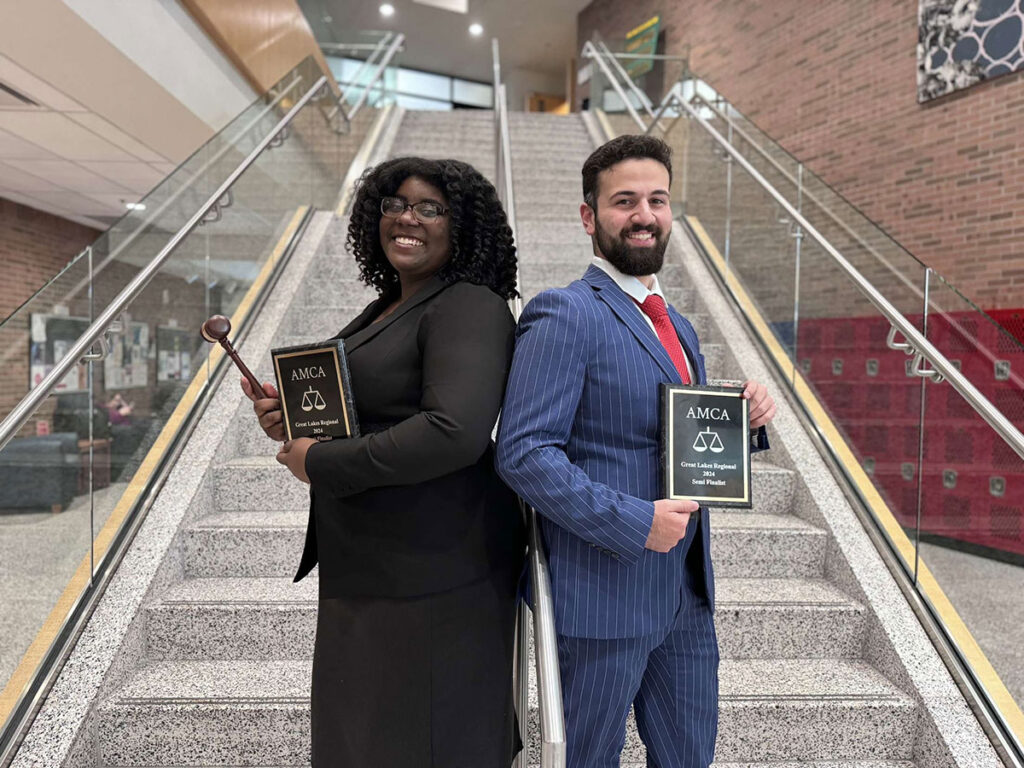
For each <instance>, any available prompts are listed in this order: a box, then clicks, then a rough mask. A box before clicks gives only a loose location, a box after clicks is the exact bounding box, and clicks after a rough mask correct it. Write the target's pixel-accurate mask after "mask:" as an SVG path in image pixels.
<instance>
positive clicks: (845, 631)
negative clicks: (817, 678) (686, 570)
mask: <svg viewBox="0 0 1024 768" xmlns="http://www.w3.org/2000/svg"><path fill="white" fill-rule="evenodd" d="M866 616H867V609H866V608H865V607H864V606H863V605H862V604H860V603H858V602H857V601H855V600H852V599H851V598H849V597H848V596H847V595H845V594H844V593H843V592H842V591H840V590H839V589H838V588H837V587H835V586H834V585H833V584H830V583H829V582H827V581H822V580H820V579H772V578H761V579H747V578H719V579H717V580H716V582H715V629H716V632H717V633H718V646H719V650H720V652H721V654H722V658H736V659H753V658H773V659H785V658H798V657H801V658H808V659H809V658H846V659H855V658H858V657H859V656H860V655H861V652H862V649H863V642H864V634H865V631H866V624H865V622H866Z"/></svg>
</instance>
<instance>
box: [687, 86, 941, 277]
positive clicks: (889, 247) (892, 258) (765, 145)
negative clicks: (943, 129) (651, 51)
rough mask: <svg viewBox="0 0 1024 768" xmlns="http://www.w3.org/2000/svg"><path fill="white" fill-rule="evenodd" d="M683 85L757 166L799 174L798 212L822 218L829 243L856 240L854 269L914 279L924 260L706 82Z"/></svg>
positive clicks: (845, 242) (843, 249)
mask: <svg viewBox="0 0 1024 768" xmlns="http://www.w3.org/2000/svg"><path fill="white" fill-rule="evenodd" d="M682 87H683V92H684V94H690V93H692V92H694V91H696V92H698V93H700V94H701V95H702V96H703V97H704V98H705V99H706V100H707V102H708V103H710V104H711V105H712V107H713V109H715V110H717V111H718V112H719V113H721V114H722V115H724V116H726V117H727V118H728V120H727V123H728V124H730V125H731V130H732V132H733V134H734V136H736V137H737V140H738V141H742V143H743V144H744V145H745V146H746V149H745V151H744V157H745V158H746V159H747V160H748V161H749V162H751V164H753V165H754V166H755V167H756V168H757V169H758V170H759V171H761V172H762V173H764V172H765V169H768V168H777V169H779V170H780V172H783V173H785V175H787V176H788V177H790V179H791V180H794V181H795V180H796V179H797V177H798V175H799V178H800V183H801V186H802V188H803V195H802V198H803V208H802V211H803V212H804V214H805V215H806V216H808V218H810V217H811V216H814V222H815V226H817V223H816V222H821V223H822V226H823V227H825V226H828V228H829V230H830V232H829V235H826V238H827V239H828V240H829V241H830V242H832V243H833V244H834V245H836V246H846V245H856V248H857V249H858V250H859V251H861V252H862V253H863V254H864V255H865V256H868V255H870V258H865V259H864V260H863V261H862V262H861V263H860V264H859V265H858V269H860V268H861V266H863V268H864V271H865V275H866V276H869V277H873V276H875V275H878V276H880V277H881V276H882V275H884V273H885V272H890V273H892V274H891V275H890V276H888V277H884V278H883V279H884V281H885V283H886V284H894V282H895V280H900V279H901V278H906V279H908V280H913V279H914V276H915V275H917V274H919V273H920V270H921V269H922V268H923V265H922V264H921V262H920V261H919V260H918V259H917V258H916V257H915V256H914V255H913V254H911V253H910V252H909V251H907V250H906V249H905V248H903V247H902V246H901V245H899V243H897V242H896V241H895V240H893V239H892V238H891V237H889V235H887V234H886V233H885V232H884V231H883V230H882V229H881V228H879V227H878V226H877V225H876V224H875V223H874V222H873V221H872V220H871V219H869V218H868V217H867V216H866V215H865V214H863V213H862V212H861V211H860V210H859V209H858V208H857V207H856V206H854V205H853V204H852V203H851V202H849V201H848V200H846V199H845V198H844V197H842V196H841V195H840V194H839V193H837V192H836V191H835V190H834V189H832V188H831V187H830V186H829V185H828V184H826V183H825V182H824V181H823V180H822V179H821V178H820V177H818V176H816V175H815V174H813V173H811V172H810V171H808V170H807V169H806V168H805V167H803V166H802V164H801V163H800V161H799V160H798V159H797V158H796V157H794V156H793V155H791V154H790V153H789V152H788V151H787V150H786V149H785V148H784V147H782V145H780V144H779V143H778V142H776V141H775V140H774V139H772V138H771V136H769V135H768V134H767V133H765V132H764V131H762V130H761V129H760V128H759V127H758V126H757V125H756V124H755V123H754V122H753V121H751V120H750V119H749V118H747V117H746V116H744V115H743V114H742V113H740V112H739V111H738V110H736V109H735V108H734V107H733V106H731V105H730V104H729V103H728V102H726V101H725V100H724V99H722V98H721V97H720V96H718V95H717V94H716V93H715V91H714V89H713V88H712V87H711V86H710V85H708V84H707V83H706V82H704V81H703V80H700V79H699V78H692V79H688V80H686V81H684V82H683V83H682ZM716 97H717V98H716ZM720 122H726V121H720ZM723 133H724V132H723ZM766 175H767V174H766ZM897 183H898V182H897ZM825 222H830V224H826V223H825ZM823 234H824V232H823ZM840 250H841V251H843V252H844V253H845V252H846V250H845V247H840ZM872 262H873V263H872Z"/></svg>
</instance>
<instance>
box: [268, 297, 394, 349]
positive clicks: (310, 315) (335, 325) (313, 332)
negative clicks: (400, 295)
mask: <svg viewBox="0 0 1024 768" xmlns="http://www.w3.org/2000/svg"><path fill="white" fill-rule="evenodd" d="M375 297H376V294H373V293H367V294H366V300H365V301H364V302H363V303H361V304H348V305H345V306H336V307H323V308H318V309H313V308H307V307H302V308H299V307H296V308H293V309H291V310H289V311H288V314H287V315H285V318H284V321H283V322H282V323H281V327H280V328H279V329H278V332H277V334H276V335H275V344H276V338H278V337H280V338H294V337H296V336H298V337H302V338H304V339H305V340H307V341H324V340H325V339H329V338H331V337H332V336H334V335H335V334H336V333H337V332H338V331H340V330H341V329H342V328H344V327H345V326H346V325H348V324H349V322H350V321H351V320H352V319H353V318H354V317H355V316H356V315H358V314H359V313H360V312H362V311H363V310H364V309H365V308H366V305H367V304H369V303H370V302H371V301H373V299H374V298H375Z"/></svg>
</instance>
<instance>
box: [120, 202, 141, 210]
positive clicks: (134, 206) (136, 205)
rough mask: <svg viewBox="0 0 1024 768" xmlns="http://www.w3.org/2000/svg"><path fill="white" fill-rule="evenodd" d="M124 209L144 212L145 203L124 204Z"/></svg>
mask: <svg viewBox="0 0 1024 768" xmlns="http://www.w3.org/2000/svg"><path fill="white" fill-rule="evenodd" d="M124 207H125V208H127V209H128V210H129V211H144V210H146V204H145V203H125V204H124Z"/></svg>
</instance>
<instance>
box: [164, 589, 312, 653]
mask: <svg viewBox="0 0 1024 768" xmlns="http://www.w3.org/2000/svg"><path fill="white" fill-rule="evenodd" d="M316 608H317V579H316V578H315V577H313V576H312V575H311V576H309V577H307V578H305V579H303V580H302V581H300V582H299V583H297V584H296V583H294V582H292V580H291V579H290V578H251V579H244V578H201V579H186V580H185V581H182V582H179V583H178V584H175V585H174V586H172V587H171V588H170V589H168V590H167V592H165V593H164V594H163V595H162V596H161V598H160V601H159V602H157V603H155V604H154V605H151V606H149V608H148V609H147V612H146V637H147V649H148V657H149V658H150V659H161V660H183V659H209V660H217V659H309V658H312V657H313V638H314V636H315V634H316Z"/></svg>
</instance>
